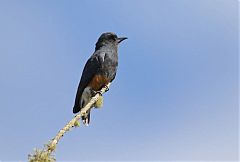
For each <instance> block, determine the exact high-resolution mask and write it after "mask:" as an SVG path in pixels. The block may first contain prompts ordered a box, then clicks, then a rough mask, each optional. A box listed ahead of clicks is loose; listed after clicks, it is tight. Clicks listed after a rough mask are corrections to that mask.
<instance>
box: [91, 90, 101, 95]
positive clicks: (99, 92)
mask: <svg viewBox="0 0 240 162" xmlns="http://www.w3.org/2000/svg"><path fill="white" fill-rule="evenodd" d="M91 93H92V96H95V95H96V94H99V95H102V93H101V91H95V90H91Z"/></svg>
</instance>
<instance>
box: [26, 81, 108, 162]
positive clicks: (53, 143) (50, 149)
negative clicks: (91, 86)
mask: <svg viewBox="0 0 240 162" xmlns="http://www.w3.org/2000/svg"><path fill="white" fill-rule="evenodd" d="M109 87H110V83H109V84H108V85H107V86H106V87H104V88H102V89H101V90H100V92H99V93H96V95H95V96H93V97H92V98H91V100H90V101H89V103H88V104H87V105H86V106H85V107H83V108H82V109H81V111H80V113H79V114H77V115H76V116H75V117H74V118H73V119H72V120H70V121H69V122H68V123H67V124H66V125H65V126H64V127H63V128H62V129H61V130H60V131H59V132H58V133H57V135H56V136H55V137H54V138H53V139H52V140H51V141H50V142H49V143H48V144H47V145H46V146H45V149H44V150H40V151H39V150H38V151H35V154H33V155H29V161H31V162H36V161H39V160H34V157H38V158H39V156H38V155H36V154H37V153H39V152H40V153H41V154H43V153H44V154H45V155H46V156H49V157H50V156H51V153H52V152H53V151H54V150H55V149H56V146H57V144H58V142H59V140H60V139H61V138H62V137H63V135H64V134H65V133H66V132H68V131H70V129H71V128H72V127H77V126H79V125H80V124H79V119H81V117H82V116H85V115H86V112H87V111H88V110H90V109H91V108H92V107H93V105H94V104H95V103H96V101H97V100H98V99H99V97H100V96H101V95H102V94H103V93H104V92H106V91H107V90H108V89H109ZM43 161H44V160H43Z"/></svg>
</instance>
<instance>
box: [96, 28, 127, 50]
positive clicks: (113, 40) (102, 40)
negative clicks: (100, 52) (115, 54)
mask: <svg viewBox="0 0 240 162" xmlns="http://www.w3.org/2000/svg"><path fill="white" fill-rule="evenodd" d="M125 39H127V37H118V36H117V35H116V34H115V33H112V32H107V33H103V34H102V35H101V36H100V37H99V38H98V41H97V43H96V50H97V49H99V48H100V47H102V46H107V45H110V46H117V45H118V44H119V43H121V42H122V41H123V40H125Z"/></svg>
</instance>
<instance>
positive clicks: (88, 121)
mask: <svg viewBox="0 0 240 162" xmlns="http://www.w3.org/2000/svg"><path fill="white" fill-rule="evenodd" d="M82 121H83V124H84V125H86V126H88V125H89V123H90V111H89V112H87V115H86V116H82Z"/></svg>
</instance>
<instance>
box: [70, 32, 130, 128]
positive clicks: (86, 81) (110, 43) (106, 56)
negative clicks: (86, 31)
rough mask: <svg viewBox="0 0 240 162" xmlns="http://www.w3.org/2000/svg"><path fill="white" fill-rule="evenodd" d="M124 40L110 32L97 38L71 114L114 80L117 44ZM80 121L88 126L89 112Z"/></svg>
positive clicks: (83, 73) (116, 63) (116, 64)
mask: <svg viewBox="0 0 240 162" xmlns="http://www.w3.org/2000/svg"><path fill="white" fill-rule="evenodd" d="M125 39H127V38H126V37H121V38H119V37H117V35H116V34H115V33H112V32H107V33H103V34H102V35H101V36H100V37H99V39H98V41H97V43H96V47H95V52H94V53H93V55H92V56H91V57H90V58H89V59H88V61H87V63H86V64H85V67H84V69H83V72H82V77H81V80H80V83H79V85H78V90H77V94H76V98H75V104H74V107H73V113H78V112H79V111H80V110H81V109H82V108H83V107H84V106H85V105H86V104H87V103H88V102H89V101H90V99H91V97H92V96H93V94H94V93H96V92H97V91H99V90H101V89H102V88H103V87H105V86H106V85H107V84H108V83H110V82H112V81H113V80H114V78H115V76H116V72H117V66H118V44H119V43H120V42H122V41H123V40H125ZM95 107H96V106H95ZM82 120H83V123H84V124H85V125H88V124H89V122H90V111H89V112H87V115H86V116H83V117H82Z"/></svg>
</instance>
